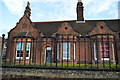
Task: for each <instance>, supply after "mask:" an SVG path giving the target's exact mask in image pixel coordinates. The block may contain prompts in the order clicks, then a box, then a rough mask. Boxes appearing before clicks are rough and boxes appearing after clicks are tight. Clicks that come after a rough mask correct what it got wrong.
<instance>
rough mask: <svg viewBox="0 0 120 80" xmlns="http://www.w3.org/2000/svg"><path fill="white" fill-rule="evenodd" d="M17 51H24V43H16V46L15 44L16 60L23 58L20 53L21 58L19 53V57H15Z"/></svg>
mask: <svg viewBox="0 0 120 80" xmlns="http://www.w3.org/2000/svg"><path fill="white" fill-rule="evenodd" d="M18 44H20V45H18ZM18 50H19V51H20V52H21V51H24V43H22V42H18V43H17V44H16V59H22V57H23V53H22V57H21V55H20V54H21V53H19V57H17V54H18V53H17V52H18Z"/></svg>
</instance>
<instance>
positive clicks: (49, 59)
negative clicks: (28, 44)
mask: <svg viewBox="0 0 120 80" xmlns="http://www.w3.org/2000/svg"><path fill="white" fill-rule="evenodd" d="M51 62H52V47H47V48H46V63H51Z"/></svg>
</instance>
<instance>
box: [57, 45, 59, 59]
mask: <svg viewBox="0 0 120 80" xmlns="http://www.w3.org/2000/svg"><path fill="white" fill-rule="evenodd" d="M59 48H60V44H59V43H57V59H59Z"/></svg>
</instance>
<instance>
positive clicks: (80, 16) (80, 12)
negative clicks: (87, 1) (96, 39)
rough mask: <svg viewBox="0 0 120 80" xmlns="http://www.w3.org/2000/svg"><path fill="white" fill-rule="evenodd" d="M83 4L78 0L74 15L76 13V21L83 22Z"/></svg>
mask: <svg viewBox="0 0 120 80" xmlns="http://www.w3.org/2000/svg"><path fill="white" fill-rule="evenodd" d="M83 8H84V7H83V3H82V1H81V0H78V3H77V8H76V13H77V21H84V17H83Z"/></svg>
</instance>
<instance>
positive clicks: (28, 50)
mask: <svg viewBox="0 0 120 80" xmlns="http://www.w3.org/2000/svg"><path fill="white" fill-rule="evenodd" d="M29 58H30V43H27V45H26V59H29Z"/></svg>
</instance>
